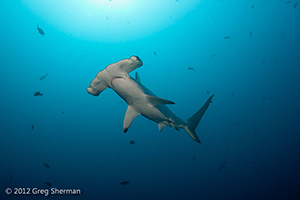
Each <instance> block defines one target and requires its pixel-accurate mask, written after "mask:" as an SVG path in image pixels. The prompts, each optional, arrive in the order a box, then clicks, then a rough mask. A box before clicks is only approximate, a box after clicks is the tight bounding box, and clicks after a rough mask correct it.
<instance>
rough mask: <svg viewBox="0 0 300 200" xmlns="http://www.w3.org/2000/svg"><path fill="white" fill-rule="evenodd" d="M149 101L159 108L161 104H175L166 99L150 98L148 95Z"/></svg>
mask: <svg viewBox="0 0 300 200" xmlns="http://www.w3.org/2000/svg"><path fill="white" fill-rule="evenodd" d="M146 97H147V100H148V101H149V102H150V103H151V104H152V105H153V106H157V105H160V104H175V103H174V102H173V101H169V100H166V99H162V98H158V97H155V96H150V95H146Z"/></svg>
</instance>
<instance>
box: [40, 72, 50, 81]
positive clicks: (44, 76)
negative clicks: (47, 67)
mask: <svg viewBox="0 0 300 200" xmlns="http://www.w3.org/2000/svg"><path fill="white" fill-rule="evenodd" d="M46 76H48V73H47V74H45V75H43V76H42V77H41V78H40V79H39V80H40V81H41V80H43V79H44V78H46Z"/></svg>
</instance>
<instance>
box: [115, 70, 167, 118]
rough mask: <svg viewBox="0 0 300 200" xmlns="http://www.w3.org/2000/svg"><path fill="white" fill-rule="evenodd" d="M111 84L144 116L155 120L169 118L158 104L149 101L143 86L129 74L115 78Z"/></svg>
mask: <svg viewBox="0 0 300 200" xmlns="http://www.w3.org/2000/svg"><path fill="white" fill-rule="evenodd" d="M111 86H112V89H113V90H114V91H115V92H116V93H117V94H118V95H119V96H120V97H121V98H122V99H124V100H125V101H126V103H127V104H128V105H130V106H132V107H133V108H134V109H135V110H136V111H137V112H139V113H141V114H142V115H143V116H145V117H147V118H148V119H151V120H153V121H155V122H162V121H165V120H167V118H166V116H165V115H164V114H163V113H162V112H161V111H160V110H159V109H158V108H157V107H156V106H153V105H152V104H150V103H149V102H148V100H147V98H146V94H145V91H144V90H143V88H142V87H141V86H140V85H139V84H138V83H137V82H136V81H135V80H133V79H132V78H130V77H129V76H128V75H127V76H124V77H118V78H114V79H113V80H112V82H111ZM163 106H165V105H163Z"/></svg>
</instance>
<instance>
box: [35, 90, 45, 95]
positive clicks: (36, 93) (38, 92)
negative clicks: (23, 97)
mask: <svg viewBox="0 0 300 200" xmlns="http://www.w3.org/2000/svg"><path fill="white" fill-rule="evenodd" d="M43 94H44V93H41V92H40V91H39V90H38V91H37V92H35V93H34V95H33V96H35V97H37V96H43Z"/></svg>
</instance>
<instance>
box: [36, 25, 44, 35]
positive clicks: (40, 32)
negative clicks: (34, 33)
mask: <svg viewBox="0 0 300 200" xmlns="http://www.w3.org/2000/svg"><path fill="white" fill-rule="evenodd" d="M37 30H38V32H39V34H41V35H45V32H44V31H43V29H41V28H40V27H39V24H37Z"/></svg>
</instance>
